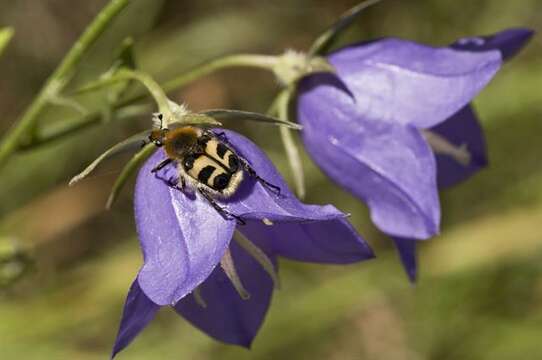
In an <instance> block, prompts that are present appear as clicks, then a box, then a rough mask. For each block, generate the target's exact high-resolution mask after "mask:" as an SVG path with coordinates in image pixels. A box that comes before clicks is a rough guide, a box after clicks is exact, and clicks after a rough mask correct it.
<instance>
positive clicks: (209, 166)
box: [178, 135, 243, 197]
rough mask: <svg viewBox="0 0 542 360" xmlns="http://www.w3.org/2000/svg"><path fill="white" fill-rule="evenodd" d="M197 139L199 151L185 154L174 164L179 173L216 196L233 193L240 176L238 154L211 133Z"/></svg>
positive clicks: (241, 176) (225, 195)
mask: <svg viewBox="0 0 542 360" xmlns="http://www.w3.org/2000/svg"><path fill="white" fill-rule="evenodd" d="M198 142H199V145H200V147H201V149H200V151H197V152H192V153H190V154H186V155H185V156H184V157H183V160H182V162H181V163H180V164H179V165H178V166H179V172H180V173H181V174H185V175H186V176H187V177H189V178H191V179H194V180H197V182H198V184H200V185H204V186H206V187H207V188H208V190H209V191H211V192H213V193H215V194H216V195H219V196H222V197H229V196H231V195H233V194H234V193H235V191H236V190H237V187H238V186H239V184H240V183H241V180H242V179H243V171H242V168H241V162H240V159H239V157H238V155H237V154H236V153H235V152H234V151H233V150H232V149H230V148H229V147H228V146H227V145H225V144H224V143H223V142H221V141H220V140H219V139H218V138H216V137H214V136H210V135H203V136H201V137H200V138H199V140H198Z"/></svg>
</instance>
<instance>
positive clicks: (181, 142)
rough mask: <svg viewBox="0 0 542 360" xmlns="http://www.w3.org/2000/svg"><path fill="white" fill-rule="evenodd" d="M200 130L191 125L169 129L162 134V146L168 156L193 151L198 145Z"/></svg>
mask: <svg viewBox="0 0 542 360" xmlns="http://www.w3.org/2000/svg"><path fill="white" fill-rule="evenodd" d="M201 133H202V131H201V130H200V129H198V128H195V127H191V126H184V127H181V128H178V129H173V130H169V131H168V132H167V133H166V134H165V136H164V141H163V143H164V145H165V146H164V147H165V150H166V153H167V155H168V156H169V157H170V158H178V157H182V156H183V155H184V154H186V153H187V152H193V151H194V150H196V148H197V146H198V139H199V138H200V136H201V135H202V134H201Z"/></svg>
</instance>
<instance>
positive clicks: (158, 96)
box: [117, 69, 173, 120]
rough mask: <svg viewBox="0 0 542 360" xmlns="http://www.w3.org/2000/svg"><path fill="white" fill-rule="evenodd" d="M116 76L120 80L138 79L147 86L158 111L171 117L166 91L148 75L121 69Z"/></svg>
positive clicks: (168, 117) (167, 117)
mask: <svg viewBox="0 0 542 360" xmlns="http://www.w3.org/2000/svg"><path fill="white" fill-rule="evenodd" d="M117 77H118V78H119V79H121V80H122V79H126V80H129V79H132V80H137V81H139V82H140V83H141V84H142V85H143V86H145V87H146V88H147V90H148V91H149V93H150V94H151V96H152V97H153V99H154V101H156V105H157V107H158V111H159V112H161V113H162V114H163V115H164V117H165V118H166V119H168V120H169V119H173V112H172V111H171V110H172V109H171V107H170V104H169V103H168V98H167V96H166V93H165V92H164V90H162V87H161V86H160V85H159V84H158V83H157V82H156V81H154V79H153V78H152V77H150V75H148V74H146V73H143V72H140V71H136V70H128V69H121V70H119V72H118V74H117Z"/></svg>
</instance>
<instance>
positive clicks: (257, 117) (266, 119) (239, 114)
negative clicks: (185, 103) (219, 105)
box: [201, 109, 302, 130]
mask: <svg viewBox="0 0 542 360" xmlns="http://www.w3.org/2000/svg"><path fill="white" fill-rule="evenodd" d="M201 114H204V115H206V116H209V117H211V118H213V119H215V120H219V121H223V120H248V121H257V122H261V123H264V124H271V125H277V126H283V127H287V128H290V129H295V130H301V129H302V127H301V125H299V124H296V123H293V122H290V121H288V120H285V119H278V118H275V117H272V116H269V115H263V114H259V113H254V112H249V111H239V110H227V109H214V110H206V111H202V112H201Z"/></svg>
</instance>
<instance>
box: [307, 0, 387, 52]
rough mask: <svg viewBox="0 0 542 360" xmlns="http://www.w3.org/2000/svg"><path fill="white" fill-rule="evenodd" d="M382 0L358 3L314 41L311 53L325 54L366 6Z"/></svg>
mask: <svg viewBox="0 0 542 360" xmlns="http://www.w3.org/2000/svg"><path fill="white" fill-rule="evenodd" d="M380 1H382V0H366V1H363V2H361V3H359V4H358V5H356V6H354V7H353V8H351V9H350V10H348V11H347V12H345V13H344V14H343V15H341V17H340V18H339V19H338V20H337V21H336V22H335V23H334V24H333V25H332V26H331V27H330V28H329V29H327V30H326V31H325V32H324V33H322V34H321V35H320V36H318V38H316V40H315V41H314V42H313V44H312V46H311V48H310V50H309V55H312V56H314V55H323V54H325V53H326V52H327V50H329V48H330V47H331V45H333V42H334V41H335V39H336V38H337V36H339V35H340V34H341V33H342V32H343V31H344V30H346V29H347V28H348V27H349V26H350V25H351V24H352V22H354V20H356V18H357V17H358V16H359V15H360V14H361V13H362V12H363V10H365V9H366V8H368V7H370V6H372V5H375V4H377V3H379V2H380Z"/></svg>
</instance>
